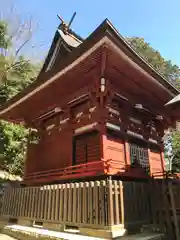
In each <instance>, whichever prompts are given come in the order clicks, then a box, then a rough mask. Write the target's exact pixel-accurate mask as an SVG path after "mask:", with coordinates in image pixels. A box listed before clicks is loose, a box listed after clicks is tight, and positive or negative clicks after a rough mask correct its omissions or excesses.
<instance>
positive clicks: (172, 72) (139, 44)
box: [127, 37, 180, 85]
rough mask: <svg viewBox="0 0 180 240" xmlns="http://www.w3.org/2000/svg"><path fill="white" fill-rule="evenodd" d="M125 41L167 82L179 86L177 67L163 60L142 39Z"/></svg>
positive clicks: (179, 72)
mask: <svg viewBox="0 0 180 240" xmlns="http://www.w3.org/2000/svg"><path fill="white" fill-rule="evenodd" d="M127 41H128V42H129V43H130V45H131V46H132V47H133V48H134V50H135V51H136V52H137V53H138V54H139V55H140V56H142V57H143V58H144V59H146V61H147V62H149V63H150V64H151V65H152V66H153V67H154V68H155V69H156V70H158V71H159V72H160V73H161V74H162V75H163V76H164V77H165V78H166V79H167V80H169V81H170V82H172V83H173V84H175V85H179V79H180V69H179V67H178V66H177V65H173V64H172V62H171V61H167V60H165V59H164V58H163V57H162V56H161V54H160V52H159V51H157V50H155V49H153V48H152V47H151V45H150V44H149V43H146V42H145V41H144V39H143V38H139V37H132V38H127Z"/></svg>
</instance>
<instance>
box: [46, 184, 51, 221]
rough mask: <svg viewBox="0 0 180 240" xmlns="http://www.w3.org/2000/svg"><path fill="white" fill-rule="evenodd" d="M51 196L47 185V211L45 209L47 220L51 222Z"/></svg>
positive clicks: (49, 187)
mask: <svg viewBox="0 0 180 240" xmlns="http://www.w3.org/2000/svg"><path fill="white" fill-rule="evenodd" d="M51 196H52V190H51V186H50V185H48V204H47V206H48V209H47V220H51V210H52V205H51Z"/></svg>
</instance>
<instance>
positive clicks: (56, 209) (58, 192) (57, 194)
mask: <svg viewBox="0 0 180 240" xmlns="http://www.w3.org/2000/svg"><path fill="white" fill-rule="evenodd" d="M59 194H60V189H59V184H57V185H56V196H55V198H56V199H55V221H57V220H58V219H59V205H60V202H59Z"/></svg>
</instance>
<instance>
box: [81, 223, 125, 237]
mask: <svg viewBox="0 0 180 240" xmlns="http://www.w3.org/2000/svg"><path fill="white" fill-rule="evenodd" d="M79 233H80V234H82V235H86V236H92V237H99V238H106V239H113V238H117V237H121V236H124V235H125V234H126V230H125V229H124V226H123V225H116V226H112V227H110V228H109V229H94V228H82V227H80V228H79Z"/></svg>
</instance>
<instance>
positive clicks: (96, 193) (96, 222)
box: [94, 181, 99, 225]
mask: <svg viewBox="0 0 180 240" xmlns="http://www.w3.org/2000/svg"><path fill="white" fill-rule="evenodd" d="M98 188H99V181H95V184H94V208H95V209H94V210H95V211H94V213H95V221H94V223H95V224H96V225H99V202H98V198H99V194H98Z"/></svg>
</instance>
